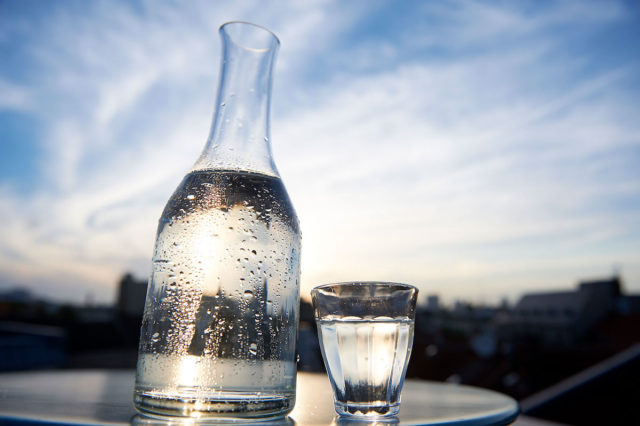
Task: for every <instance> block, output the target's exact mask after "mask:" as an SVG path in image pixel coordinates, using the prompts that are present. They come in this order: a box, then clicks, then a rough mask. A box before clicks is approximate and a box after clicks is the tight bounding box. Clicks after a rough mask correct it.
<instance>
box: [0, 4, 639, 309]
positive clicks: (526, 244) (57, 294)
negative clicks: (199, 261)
mask: <svg viewBox="0 0 640 426" xmlns="http://www.w3.org/2000/svg"><path fill="white" fill-rule="evenodd" d="M229 20H246V21H251V22H255V23H257V24H260V25H263V26H266V27H268V28H270V29H271V30H273V31H274V32H275V33H276V34H277V35H278V36H279V38H280V39H281V42H282V45H281V49H280V52H279V56H278V62H277V64H276V69H275V76H274V91H273V103H272V122H271V128H272V141H273V152H274V156H275V160H276V164H277V165H278V168H279V170H280V172H281V175H282V177H283V179H284V181H285V184H286V186H287V188H288V190H289V193H290V195H291V198H292V199H293V202H294V205H295V206H296V209H297V211H298V216H299V217H300V220H301V225H302V230H303V255H302V258H303V264H302V271H303V273H302V289H303V294H306V293H307V292H308V291H309V289H310V288H312V287H313V286H315V285H318V284H322V283H325V282H332V281H345V280H364V279H366V280H372V279H380V280H392V281H404V282H409V283H413V284H415V285H418V286H419V287H420V288H421V289H422V292H423V296H424V295H426V294H430V293H437V294H440V295H441V296H442V297H443V298H444V299H445V300H453V299H459V298H462V299H466V300H472V301H485V302H493V301H497V300H499V299H500V298H502V297H503V296H504V297H509V298H510V299H511V300H515V298H517V297H518V295H520V294H521V293H522V292H524V291H536V290H546V289H550V288H572V287H573V286H574V285H575V284H576V282H577V281H578V280H580V279H584V278H592V277H603V276H608V275H610V274H611V273H612V271H613V269H614V268H615V267H618V268H621V271H622V274H623V278H624V279H625V283H626V288H627V289H628V290H630V291H634V292H639V291H640V166H638V164H639V163H640V120H639V119H638V117H640V73H639V72H638V70H639V69H640V6H639V5H638V3H637V2H632V1H608V2H601V1H593V2H589V1H587V2H583V1H580V2H578V1H560V2H537V1H531V2H526V1H521V2H495V1H486V2H467V1H443V2H430V1H424V2H422V1H416V2H412V1H403V2H391V1H367V2H365V1H361V2H356V1H349V2H338V1H305V2H302V1H298V2H269V3H268V4H267V3H264V2H258V1H244V2H230V1H229V2H223V1H217V2H205V1H202V2H198V1H195V2H186V3H185V2H155V1H154V2H152V1H148V2H118V1H116V2H100V1H95V2H84V1H64V2H62V1H52V2H36V1H6V0H0V217H2V224H1V225H0V288H6V287H12V286H27V287H29V288H32V289H33V290H34V291H35V292H36V293H38V294H42V295H46V296H49V297H53V298H56V299H70V300H76V301H80V300H83V299H84V298H85V297H86V296H87V295H88V294H91V295H93V297H94V298H95V299H96V300H98V301H104V302H109V301H111V300H113V298H114V296H115V283H116V282H117V280H118V278H119V277H120V276H121V274H122V273H123V272H125V271H133V272H134V273H135V274H136V275H138V276H139V277H146V275H147V274H148V271H149V259H150V256H151V252H152V248H153V242H154V237H155V228H156V224H157V219H158V217H159V215H160V212H161V210H162V207H163V205H164V203H165V202H166V200H167V199H168V197H169V195H170V194H171V193H172V191H173V190H174V189H175V187H176V185H177V184H178V182H179V181H180V179H181V177H182V176H183V175H184V173H185V172H186V171H187V170H188V169H189V168H190V166H191V165H192V163H193V162H194V161H195V159H196V157H197V156H198V154H199V152H200V150H201V149H202V147H203V146H204V143H205V140H206V137H207V134H208V130H209V126H210V124H211V123H210V121H211V117H212V114H213V103H214V100H215V99H214V97H215V91H216V86H217V78H218V71H219V55H220V41H219V37H218V33H217V30H218V27H219V26H220V25H221V24H222V23H224V22H226V21H229Z"/></svg>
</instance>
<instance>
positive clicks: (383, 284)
mask: <svg viewBox="0 0 640 426" xmlns="http://www.w3.org/2000/svg"><path fill="white" fill-rule="evenodd" d="M359 285H363V286H365V285H369V286H370V285H376V286H378V287H400V289H402V290H416V291H417V290H418V288H417V287H416V286H414V285H411V284H405V283H398V282H393V281H343V282H337V283H329V284H321V285H319V286H316V287H314V288H313V289H311V293H314V292H319V291H321V290H324V289H328V288H334V287H348V286H354V287H355V286H359Z"/></svg>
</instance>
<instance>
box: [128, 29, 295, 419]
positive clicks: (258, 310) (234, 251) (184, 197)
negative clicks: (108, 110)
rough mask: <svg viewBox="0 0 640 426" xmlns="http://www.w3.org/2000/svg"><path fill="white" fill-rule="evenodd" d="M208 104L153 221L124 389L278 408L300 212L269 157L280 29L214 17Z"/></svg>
mask: <svg viewBox="0 0 640 426" xmlns="http://www.w3.org/2000/svg"><path fill="white" fill-rule="evenodd" d="M220 34H221V37H222V41H223V61H222V69H221V76H220V85H219V88H218V96H217V106H216V113H215V117H214V120H213V125H212V128H211V134H210V136H209V139H208V141H207V144H206V146H205V148H204V151H203V152H202V154H201V156H200V157H199V158H198V160H197V161H196V163H195V165H194V166H193V168H192V169H191V171H190V172H189V173H188V174H187V175H186V176H185V178H184V179H183V181H182V183H180V185H179V186H178V188H177V189H176V191H175V192H174V193H173V195H172V196H171V198H170V199H169V201H168V203H167V205H166V207H165V209H164V211H163V213H162V217H161V218H160V222H159V224H158V232H157V239H156V245H155V251H154V253H153V266H152V270H151V277H150V279H149V287H148V290H147V298H146V303H145V309H144V316H143V322H142V329H141V337H140V348H139V356H138V367H137V375H136V385H135V392H134V400H135V405H136V408H137V409H138V410H139V411H140V412H143V413H147V414H152V415H166V416H187V417H197V418H207V417H225V418H251V417H256V418H259V417H268V416H282V415H285V414H286V413H288V412H289V411H291V410H292V408H293V405H294V402H295V383H296V360H295V357H296V354H295V350H296V335H297V324H298V311H299V276H300V269H299V265H300V231H299V227H298V219H297V217H296V213H295V211H294V209H293V206H292V205H291V202H290V200H289V196H288V195H287V192H286V190H285V188H284V186H283V184H282V181H281V179H280V176H279V174H278V171H277V169H276V167H275V164H274V163H273V160H272V157H271V148H270V140H269V104H270V96H271V73H272V68H273V64H274V60H275V55H276V51H277V49H278V45H279V41H278V39H277V38H276V36H275V35H274V34H273V33H271V32H270V31H268V30H266V29H264V28H261V27H259V26H256V25H253V24H248V23H242V22H231V23H227V24H225V25H223V26H222V27H221V28H220Z"/></svg>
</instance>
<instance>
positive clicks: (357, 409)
mask: <svg viewBox="0 0 640 426" xmlns="http://www.w3.org/2000/svg"><path fill="white" fill-rule="evenodd" d="M335 407H336V412H337V413H338V414H339V415H340V416H345V417H366V418H369V417H393V416H395V415H397V414H398V412H399V411H400V403H399V402H398V403H395V404H390V405H375V404H362V403H360V404H358V403H353V402H348V403H344V402H338V401H335Z"/></svg>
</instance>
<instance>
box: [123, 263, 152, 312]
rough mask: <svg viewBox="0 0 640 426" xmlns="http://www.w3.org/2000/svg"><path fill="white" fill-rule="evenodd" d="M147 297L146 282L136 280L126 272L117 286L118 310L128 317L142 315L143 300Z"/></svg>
mask: <svg viewBox="0 0 640 426" xmlns="http://www.w3.org/2000/svg"><path fill="white" fill-rule="evenodd" d="M146 297H147V282H146V281H138V280H136V279H135V278H134V277H133V275H131V274H126V275H125V276H124V277H122V279H121V280H120V284H119V287H118V300H117V307H118V310H119V311H120V312H121V313H123V314H125V315H126V316H130V317H142V311H143V310H144V301H145V298H146Z"/></svg>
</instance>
